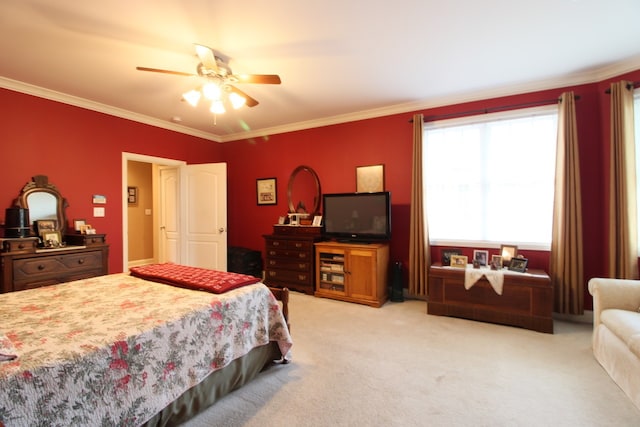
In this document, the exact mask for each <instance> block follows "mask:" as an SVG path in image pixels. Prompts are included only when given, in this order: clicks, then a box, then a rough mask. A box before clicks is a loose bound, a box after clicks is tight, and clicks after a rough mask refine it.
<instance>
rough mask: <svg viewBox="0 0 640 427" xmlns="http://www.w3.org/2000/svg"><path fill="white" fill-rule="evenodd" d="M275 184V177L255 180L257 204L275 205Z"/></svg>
mask: <svg viewBox="0 0 640 427" xmlns="http://www.w3.org/2000/svg"><path fill="white" fill-rule="evenodd" d="M276 185H277V181H276V178H258V179H257V180H256V193H257V198H258V205H275V204H277V203H278V194H277V192H276V190H277V187H276Z"/></svg>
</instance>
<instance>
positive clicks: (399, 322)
mask: <svg viewBox="0 0 640 427" xmlns="http://www.w3.org/2000/svg"><path fill="white" fill-rule="evenodd" d="M290 310H291V311H290V314H291V323H292V335H293V338H294V346H293V362H292V363H291V364H289V365H279V366H274V367H272V368H270V369H268V370H267V371H265V372H263V373H261V374H260V376H259V377H258V378H256V379H255V380H254V381H253V382H251V383H249V384H247V385H245V386H244V387H243V388H241V389H239V390H236V391H234V392H233V393H232V394H230V395H228V396H226V397H225V398H223V399H222V400H220V401H219V402H218V403H216V404H215V405H214V406H213V407H211V408H209V409H208V410H207V411H206V412H204V413H202V414H201V415H199V416H198V417H197V418H195V419H193V420H191V421H190V422H188V423H187V424H186V425H185V426H188V427H200V426H208V427H209V426H229V427H231V426H246V427H252V426H256V427H258V426H259V427H263V426H302V425H304V426H323V427H324V426H362V427H364V426H403V427H404V426H551V425H553V426H632V425H633V426H638V425H640V411H638V409H636V408H635V407H634V406H633V405H632V404H631V402H630V401H629V399H627V397H626V396H625V395H624V393H623V392H622V391H621V390H620V389H619V388H618V387H617V386H616V384H615V383H614V382H613V381H612V380H611V379H610V378H609V376H608V375H607V374H606V373H605V371H604V370H603V369H602V368H601V367H600V365H599V364H598V362H596V360H595V359H594V358H593V355H592V352H591V325H589V324H584V323H582V324H580V323H570V322H566V321H555V325H554V326H555V334H553V335H550V334H543V333H539V332H533V331H527V330H524V329H519V328H513V327H508V326H499V325H492V324H487V323H482V322H474V321H469V320H463V319H454V318H447V317H438V316H430V315H427V314H426V303H425V302H424V301H416V300H407V301H405V302H401V303H391V302H388V303H387V304H385V305H384V306H383V307H382V308H379V309H376V308H371V307H367V306H363V305H358V304H351V303H346V302H341V301H333V300H328V299H321V298H314V297H312V296H307V295H303V294H300V293H295V292H293V293H292V296H291V307H290Z"/></svg>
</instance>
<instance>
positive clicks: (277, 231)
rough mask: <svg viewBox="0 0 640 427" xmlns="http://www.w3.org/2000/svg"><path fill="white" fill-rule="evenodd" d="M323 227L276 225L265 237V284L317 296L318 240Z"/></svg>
mask: <svg viewBox="0 0 640 427" xmlns="http://www.w3.org/2000/svg"><path fill="white" fill-rule="evenodd" d="M321 231H322V228H321V227H314V226H304V225H300V226H293V225H274V226H273V234H268V235H265V236H263V237H264V240H265V249H266V251H265V252H266V261H265V266H264V268H265V280H264V281H265V283H266V284H267V285H269V286H273V287H277V288H285V287H286V288H289V289H293V290H296V291H300V292H304V293H306V294H309V295H313V293H314V291H315V280H314V277H315V268H314V260H315V256H314V243H315V242H318V241H320V239H321Z"/></svg>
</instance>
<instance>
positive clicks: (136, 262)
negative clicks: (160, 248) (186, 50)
mask: <svg viewBox="0 0 640 427" xmlns="http://www.w3.org/2000/svg"><path fill="white" fill-rule="evenodd" d="M155 262H156V261H155V260H154V259H153V258H148V259H135V260H133V261H129V262H128V263H127V267H129V268H131V267H138V266H140V265H148V264H153V263H155Z"/></svg>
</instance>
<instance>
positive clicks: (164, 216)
mask: <svg viewBox="0 0 640 427" xmlns="http://www.w3.org/2000/svg"><path fill="white" fill-rule="evenodd" d="M178 171H179V169H178V168H176V167H171V166H161V167H159V168H158V180H159V187H160V191H159V192H158V197H159V200H158V212H159V214H160V215H159V221H158V223H159V224H160V232H159V234H158V262H173V263H176V264H178V263H179V262H180V228H179V221H178V219H179V217H180V212H179V209H178V208H179V207H180V204H179V203H178V197H179V194H180V180H179V175H178Z"/></svg>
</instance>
